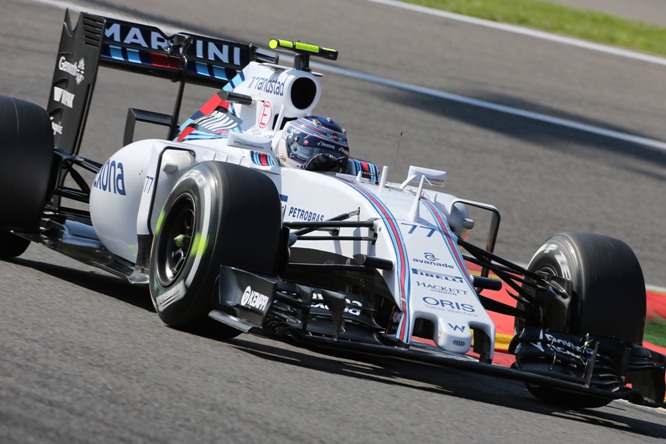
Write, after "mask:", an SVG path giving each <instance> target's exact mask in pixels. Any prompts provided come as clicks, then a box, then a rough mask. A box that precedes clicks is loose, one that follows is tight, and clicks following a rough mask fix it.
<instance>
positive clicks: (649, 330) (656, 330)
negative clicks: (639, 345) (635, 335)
mask: <svg viewBox="0 0 666 444" xmlns="http://www.w3.org/2000/svg"><path fill="white" fill-rule="evenodd" d="M644 340H645V341H647V342H649V343H650V344H655V345H659V346H661V347H666V319H658V320H655V321H651V322H648V323H647V325H646V326H645V337H644Z"/></svg>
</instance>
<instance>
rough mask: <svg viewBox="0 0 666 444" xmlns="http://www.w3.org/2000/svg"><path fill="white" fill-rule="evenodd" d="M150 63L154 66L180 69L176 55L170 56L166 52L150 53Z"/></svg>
mask: <svg viewBox="0 0 666 444" xmlns="http://www.w3.org/2000/svg"><path fill="white" fill-rule="evenodd" d="M150 63H151V64H152V65H153V66H158V67H160V68H170V69H178V66H179V64H178V59H177V58H175V57H170V56H168V55H166V54H156V53H154V52H151V53H150Z"/></svg>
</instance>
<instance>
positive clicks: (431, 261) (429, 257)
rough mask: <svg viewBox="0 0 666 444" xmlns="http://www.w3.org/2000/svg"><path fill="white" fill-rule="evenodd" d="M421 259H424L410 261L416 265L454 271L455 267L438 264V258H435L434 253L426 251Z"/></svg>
mask: <svg viewBox="0 0 666 444" xmlns="http://www.w3.org/2000/svg"><path fill="white" fill-rule="evenodd" d="M423 257H424V258H423V259H421V258H418V257H415V258H414V259H412V262H416V263H417V264H423V265H430V266H433V267H440V268H448V269H450V270H453V269H455V267H454V266H453V265H451V264H447V263H444V262H439V258H438V257H437V256H435V254H434V253H430V252H428V251H426V252H425V253H424V254H423Z"/></svg>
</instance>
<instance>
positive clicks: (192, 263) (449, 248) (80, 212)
mask: <svg viewBox="0 0 666 444" xmlns="http://www.w3.org/2000/svg"><path fill="white" fill-rule="evenodd" d="M268 46H269V48H260V47H257V46H255V45H252V44H242V43H237V42H233V41H227V40H221V39H217V38H210V37H206V36H200V35H194V34H189V33H179V34H175V35H173V36H167V35H165V34H164V33H163V32H162V31H161V30H160V29H158V28H156V27H153V26H147V25H142V24H137V23H131V22H127V21H122V20H117V19H114V18H104V17H99V16H94V15H90V14H86V13H82V14H80V16H79V19H78V22H77V24H76V26H75V27H72V25H71V24H70V18H69V14H66V16H65V22H64V25H63V31H62V36H61V40H60V47H59V52H58V56H57V59H56V65H55V70H54V76H53V83H52V88H51V95H50V98H49V102H48V108H47V110H44V109H42V108H40V107H38V106H37V105H34V104H31V103H28V102H25V101H22V100H19V99H15V98H10V97H0V149H1V155H2V159H3V161H2V162H1V163H0V189H1V190H2V194H0V207H1V208H2V209H3V210H2V213H1V214H0V256H1V257H3V258H12V257H16V256H18V255H20V254H22V253H23V252H24V251H25V249H26V248H27V247H28V245H29V243H30V242H37V243H40V244H43V245H45V246H47V247H49V248H51V249H53V250H56V251H59V252H61V253H63V254H65V255H67V256H70V257H73V258H75V259H77V260H79V261H82V262H84V263H87V264H92V265H94V266H97V267H100V268H102V269H104V270H106V271H108V272H111V273H113V274H115V275H118V276H121V277H123V278H125V279H128V280H129V281H130V282H132V283H134V284H137V285H147V286H148V287H149V291H150V296H151V298H152V301H153V304H154V307H155V310H156V312H157V314H158V315H159V316H160V318H161V319H162V320H163V321H164V323H165V324H167V325H169V326H172V327H176V328H189V327H192V326H195V325H198V324H199V323H201V322H203V321H204V320H206V319H214V320H215V321H219V325H218V326H219V330H220V332H221V335H222V336H223V337H226V338H229V339H230V338H233V337H235V336H237V335H239V334H240V333H254V334H258V335H264V336H267V337H272V338H276V339H283V340H289V341H295V342H297V343H300V344H302V345H303V346H306V347H316V348H317V349H318V350H332V351H339V350H340V349H342V350H347V351H349V352H351V353H357V352H358V353H363V354H372V355H378V356H388V357H397V358H400V359H407V360H413V361H416V362H426V363H429V364H434V365H442V366H452V367H457V368H463V369H468V370H471V371H478V372H485V373H490V374H495V375H498V376H501V377H505V378H511V379H516V380H521V381H524V382H525V384H526V385H527V388H528V389H529V391H530V392H531V393H532V394H533V395H535V396H536V397H537V398H540V399H542V400H544V401H547V402H554V403H559V404H564V405H568V406H573V407H595V406H602V405H605V404H607V403H608V402H610V401H611V400H613V399H627V400H629V401H630V402H634V403H638V404H644V405H650V406H663V405H664V402H663V401H664V368H665V366H666V358H665V357H664V356H662V355H660V354H658V353H655V352H653V351H651V350H649V349H647V348H645V347H643V346H642V343H643V333H644V328H645V316H646V296H645V283H644V279H643V274H642V271H641V267H640V265H639V263H638V261H637V259H636V257H635V255H634V253H633V252H632V251H631V249H630V248H629V247H628V246H627V245H626V244H625V243H624V242H622V241H620V240H617V239H613V238H609V237H606V236H601V235H596V234H589V233H563V234H557V235H555V236H553V237H552V238H550V239H548V240H546V242H545V243H544V244H543V245H542V246H541V247H539V248H538V250H537V251H536V253H535V254H534V256H533V257H532V259H531V260H530V262H529V264H528V265H527V267H521V266H519V265H517V264H515V263H512V262H510V261H508V260H506V259H503V258H501V257H498V256H497V255H496V254H494V253H493V251H494V247H495V243H496V240H497V235H498V230H499V224H500V213H499V211H498V210H497V209H496V208H495V207H494V206H492V205H489V204H484V203H480V202H475V201H472V200H467V199H463V198H459V197H456V196H453V195H451V194H447V193H444V192H442V191H441V187H442V186H443V185H444V179H445V172H443V171H439V170H434V169H431V168H423V167H417V166H411V167H410V168H409V172H408V176H407V177H406V178H405V179H404V180H399V181H395V182H390V181H389V170H388V168H387V167H383V169H381V171H380V170H379V169H378V168H377V166H376V165H374V164H372V163H371V162H367V161H364V160H360V159H354V158H349V159H347V161H346V165H344V166H340V168H339V169H338V170H336V171H325V172H322V171H312V170H310V169H308V168H290V167H286V166H283V164H284V160H285V159H282V158H280V156H278V155H276V152H275V150H274V146H275V143H276V140H279V138H280V137H281V136H282V134H283V131H284V127H285V125H288V123H289V122H293V121H295V120H297V119H299V118H304V117H306V116H311V115H313V112H314V109H315V106H316V105H317V103H318V101H319V98H320V96H321V78H322V76H321V74H318V73H316V72H313V71H312V70H311V67H310V58H311V57H322V58H324V59H326V60H335V59H336V58H337V55H338V53H337V52H336V51H335V50H333V49H327V48H322V47H319V46H316V45H311V44H305V43H301V42H293V41H288V40H278V39H274V40H271V42H270V43H269V45H268ZM278 51H280V52H291V53H293V54H294V61H293V64H292V63H290V64H289V66H284V65H280V64H279V57H278ZM292 65H293V66H292ZM99 67H111V68H116V69H120V70H125V71H132V72H134V73H139V74H147V75H150V76H155V77H159V78H166V79H170V80H172V81H174V82H177V83H178V84H179V85H180V88H179V91H178V94H177V97H176V100H175V103H176V104H175V108H174V112H173V113H172V114H171V115H166V114H163V113H157V112H152V111H146V110H141V109H133V108H131V109H129V112H128V115H127V121H126V126H125V139H124V141H125V143H124V145H125V146H124V147H123V148H121V149H120V150H118V151H117V152H116V153H115V154H113V155H112V156H111V157H110V158H109V159H108V160H105V161H103V162H102V163H99V162H97V161H95V160H92V159H89V158H86V157H84V156H82V155H81V154H80V148H81V144H82V143H81V142H82V137H83V130H84V128H85V124H86V118H87V115H88V111H89V108H90V105H91V99H92V95H93V89H94V87H95V83H96V78H97V71H98V68H99ZM186 84H196V85H203V86H209V87H212V88H215V89H216V90H217V91H216V93H215V94H214V95H213V97H212V98H211V99H210V100H209V101H208V102H207V103H205V104H204V105H203V106H202V107H201V108H200V110H199V111H198V112H197V113H196V114H194V115H193V116H192V117H191V118H189V119H187V120H185V121H184V122H182V123H179V113H180V107H181V101H182V98H183V92H184V87H185V85H186ZM136 122H148V123H150V124H157V125H164V126H166V127H168V132H169V135H168V137H167V138H166V139H163V140H157V139H150V140H140V141H135V142H133V138H134V130H135V124H136ZM323 131H326V129H325V128H324V129H323ZM85 174H89V175H94V179H93V180H92V183H90V181H88V180H86V179H84V175H85ZM67 202H73V203H69V204H68V203H67ZM472 213H474V214H479V213H480V214H483V215H485V216H487V221H488V223H487V226H488V232H487V235H485V234H483V235H482V237H483V238H485V244H484V245H483V246H478V245H476V244H473V243H472V242H471V241H470V237H469V235H470V233H471V232H472V230H473V229H474V227H475V225H476V226H477V229H478V224H477V223H476V222H477V221H476V220H475V218H473V217H472V216H471V215H472ZM484 232H485V231H484ZM502 286H504V287H505V288H508V289H509V291H510V292H511V294H512V296H513V298H514V299H515V301H516V302H515V304H510V305H509V304H505V303H502V302H500V301H498V300H495V299H493V298H491V297H490V296H488V294H487V293H488V292H489V291H491V290H497V289H499V288H500V287H502ZM484 292H485V293H486V294H484ZM488 311H494V312H498V313H502V314H506V315H510V316H513V317H514V318H515V336H514V338H513V340H512V342H511V345H510V347H509V351H510V352H511V353H512V354H514V355H515V363H514V364H513V366H512V367H511V368H507V367H502V366H499V365H493V356H494V349H495V336H496V332H495V325H494V323H493V321H492V320H491V318H490V316H489V315H488Z"/></svg>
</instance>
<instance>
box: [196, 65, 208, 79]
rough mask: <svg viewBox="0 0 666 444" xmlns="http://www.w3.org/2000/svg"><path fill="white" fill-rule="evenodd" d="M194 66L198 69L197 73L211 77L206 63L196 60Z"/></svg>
mask: <svg viewBox="0 0 666 444" xmlns="http://www.w3.org/2000/svg"><path fill="white" fill-rule="evenodd" d="M194 68H195V69H196V71H197V74H199V75H200V76H206V77H210V72H209V71H208V65H206V64H205V63H201V62H195V63H194Z"/></svg>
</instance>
